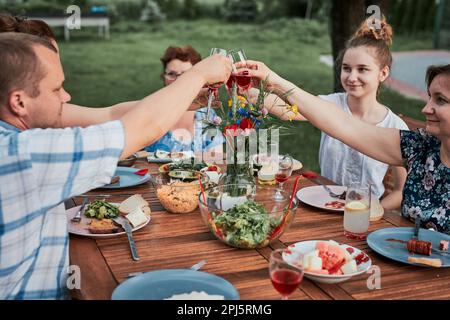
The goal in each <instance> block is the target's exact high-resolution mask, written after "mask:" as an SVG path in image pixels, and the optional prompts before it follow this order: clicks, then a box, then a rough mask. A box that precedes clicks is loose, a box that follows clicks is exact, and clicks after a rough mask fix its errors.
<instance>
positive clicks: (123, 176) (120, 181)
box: [100, 167, 150, 189]
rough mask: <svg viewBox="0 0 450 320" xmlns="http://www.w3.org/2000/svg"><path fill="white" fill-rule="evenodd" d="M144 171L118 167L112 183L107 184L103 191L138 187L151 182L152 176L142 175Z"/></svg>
mask: <svg viewBox="0 0 450 320" xmlns="http://www.w3.org/2000/svg"><path fill="white" fill-rule="evenodd" d="M141 173H142V170H141V169H137V168H128V167H117V168H116V172H114V176H113V177H112V179H111V183H109V184H106V185H104V186H102V187H100V188H101V189H120V188H127V187H133V186H137V185H140V184H143V183H146V182H147V181H148V180H150V175H149V174H148V173H145V174H144V175H142V174H141Z"/></svg>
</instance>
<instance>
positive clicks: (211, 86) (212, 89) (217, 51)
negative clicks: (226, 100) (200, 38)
mask: <svg viewBox="0 0 450 320" xmlns="http://www.w3.org/2000/svg"><path fill="white" fill-rule="evenodd" d="M215 54H220V55H222V56H227V50H225V49H222V48H211V51H210V52H209V55H210V56H213V55H215ZM221 85H222V84H220V83H212V84H208V88H209V95H208V104H207V106H206V116H205V121H206V122H207V123H209V122H210V121H209V114H210V111H211V104H212V102H213V99H214V96H215V93H216V92H217V90H218V89H219V87H220V86H221Z"/></svg>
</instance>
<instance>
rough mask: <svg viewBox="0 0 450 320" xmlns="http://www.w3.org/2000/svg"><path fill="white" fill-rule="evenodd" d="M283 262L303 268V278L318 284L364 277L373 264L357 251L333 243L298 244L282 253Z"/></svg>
mask: <svg viewBox="0 0 450 320" xmlns="http://www.w3.org/2000/svg"><path fill="white" fill-rule="evenodd" d="M283 259H284V260H285V261H286V262H287V263H289V264H292V265H300V266H302V267H303V270H304V275H305V277H306V278H308V279H310V280H312V281H316V282H320V283H339V282H343V281H346V280H348V279H350V278H352V277H354V276H358V275H361V274H364V273H366V272H367V270H369V268H370V267H371V266H372V260H371V259H370V257H369V256H368V255H367V254H366V253H365V252H363V251H361V250H359V249H358V248H355V247H352V246H349V245H346V244H339V243H337V242H335V241H333V240H329V241H325V240H311V241H301V242H297V243H295V244H293V245H290V246H289V247H288V248H287V249H286V250H285V252H283Z"/></svg>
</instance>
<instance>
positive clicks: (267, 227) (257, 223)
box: [212, 200, 283, 248]
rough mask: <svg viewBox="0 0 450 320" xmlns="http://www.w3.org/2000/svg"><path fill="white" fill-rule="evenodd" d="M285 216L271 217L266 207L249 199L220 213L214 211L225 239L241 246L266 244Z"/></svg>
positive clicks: (213, 214)
mask: <svg viewBox="0 0 450 320" xmlns="http://www.w3.org/2000/svg"><path fill="white" fill-rule="evenodd" d="M282 219H283V216H281V217H279V218H276V217H270V216H269V214H268V213H267V210H266V208H265V207H264V206H263V205H261V204H258V203H256V202H255V201H252V200H248V201H246V202H245V203H243V204H239V205H236V206H234V207H233V208H231V209H229V210H227V211H225V212H223V213H222V214H220V213H215V212H213V213H212V220H213V222H214V223H215V224H216V228H219V229H220V230H221V233H222V234H223V238H224V240H225V241H226V242H227V243H229V244H231V245H233V246H236V247H239V248H255V247H259V246H264V245H266V244H267V243H268V241H269V236H270V235H271V234H272V231H273V230H274V229H275V228H277V227H278V226H279V225H280V224H281V222H282Z"/></svg>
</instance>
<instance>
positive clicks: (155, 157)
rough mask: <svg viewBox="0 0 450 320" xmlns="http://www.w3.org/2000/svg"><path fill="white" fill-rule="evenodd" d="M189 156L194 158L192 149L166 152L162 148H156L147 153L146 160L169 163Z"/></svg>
mask: <svg viewBox="0 0 450 320" xmlns="http://www.w3.org/2000/svg"><path fill="white" fill-rule="evenodd" d="M191 158H194V153H193V152H192V151H174V152H167V151H164V150H156V151H155V152H153V153H150V154H149V156H148V157H147V161H148V162H152V163H170V162H174V161H183V160H187V159H191Z"/></svg>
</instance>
